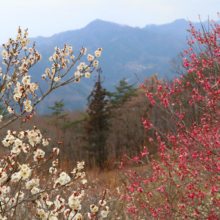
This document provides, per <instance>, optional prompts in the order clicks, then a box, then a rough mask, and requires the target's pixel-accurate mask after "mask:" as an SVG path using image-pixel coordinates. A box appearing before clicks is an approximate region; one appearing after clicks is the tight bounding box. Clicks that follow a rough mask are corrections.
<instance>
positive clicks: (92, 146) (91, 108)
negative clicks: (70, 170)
mask: <svg viewBox="0 0 220 220" xmlns="http://www.w3.org/2000/svg"><path fill="white" fill-rule="evenodd" d="M97 72H98V77H97V81H96V82H95V85H94V88H93V91H92V92H91V94H90V95H89V97H88V99H87V100H88V110H87V114H88V118H87V119H86V120H85V123H84V131H85V136H84V140H85V142H86V146H85V148H86V149H87V150H88V151H89V152H90V155H91V156H93V157H95V161H96V164H97V165H98V166H99V167H101V168H104V166H105V164H104V163H105V161H106V160H107V158H108V151H107V149H106V140H107V138H108V133H109V118H110V110H109V108H108V100H107V99H106V89H104V88H102V83H103V81H102V80H101V76H100V75H101V72H102V71H101V69H100V68H99V69H98V70H97Z"/></svg>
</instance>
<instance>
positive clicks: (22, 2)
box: [0, 0, 220, 44]
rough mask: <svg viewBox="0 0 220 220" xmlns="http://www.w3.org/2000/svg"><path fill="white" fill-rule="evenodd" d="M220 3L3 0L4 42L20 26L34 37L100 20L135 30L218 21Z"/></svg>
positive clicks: (1, 39) (191, 0) (0, 14)
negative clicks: (176, 22)
mask: <svg viewBox="0 0 220 220" xmlns="http://www.w3.org/2000/svg"><path fill="white" fill-rule="evenodd" d="M218 9H219V10H220V0H0V28H1V29H0V30H1V34H0V43H1V44H2V43H4V42H6V41H7V39H8V38H9V37H12V38H14V37H15V35H16V31H17V28H18V26H19V25H20V26H21V28H22V29H25V28H28V29H29V34H30V36H31V37H36V36H51V35H53V34H55V33H60V32H62V31H67V30H74V29H79V28H82V27H85V26H86V25H87V24H88V23H90V22H91V21H93V20H95V19H97V18H99V19H102V20H105V21H112V22H116V23H120V24H127V25H129V26H133V27H137V26H138V27H144V26H145V25H146V24H165V23H169V22H172V21H174V20H176V19H178V18H185V19H189V20H190V21H199V19H198V15H199V14H200V15H201V20H202V21H204V20H207V18H208V16H209V17H210V19H214V20H218V16H217V12H218Z"/></svg>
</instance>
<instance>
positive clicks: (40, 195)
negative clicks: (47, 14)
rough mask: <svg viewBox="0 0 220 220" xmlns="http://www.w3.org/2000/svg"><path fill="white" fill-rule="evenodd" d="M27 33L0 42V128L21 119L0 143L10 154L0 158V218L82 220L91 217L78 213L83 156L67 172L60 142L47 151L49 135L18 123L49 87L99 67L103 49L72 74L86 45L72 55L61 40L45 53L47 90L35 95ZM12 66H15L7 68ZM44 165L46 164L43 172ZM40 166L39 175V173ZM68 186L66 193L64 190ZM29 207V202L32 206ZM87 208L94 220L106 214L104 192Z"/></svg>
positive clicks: (83, 183) (37, 57) (35, 56)
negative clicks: (0, 105)
mask: <svg viewBox="0 0 220 220" xmlns="http://www.w3.org/2000/svg"><path fill="white" fill-rule="evenodd" d="M27 36H28V31H27V30H25V31H24V33H22V30H21V29H20V27H19V29H18V33H17V35H16V39H12V38H9V40H8V42H7V43H6V44H3V45H2V46H3V48H4V49H3V51H2V56H3V65H5V66H6V68H3V69H2V68H0V84H1V91H0V92H1V94H0V101H2V100H4V105H5V109H4V110H3V112H2V113H1V114H2V115H0V121H2V119H3V121H2V123H4V124H3V125H1V126H0V129H2V128H4V127H6V126H7V125H9V124H10V123H12V122H14V121H15V120H19V122H20V131H19V132H17V131H12V130H8V131H7V134H6V136H5V138H4V139H3V140H2V147H4V150H5V151H7V152H8V153H7V155H5V156H3V157H2V158H1V160H0V184H1V187H0V219H17V217H15V216H20V215H21V213H23V215H25V213H28V217H30V218H31V219H32V218H36V219H43V220H48V219H49V220H58V219H61V218H62V219H68V220H70V219H71V220H72V219H74V220H80V219H83V218H84V217H85V216H90V213H89V214H88V212H87V213H81V210H82V205H83V204H82V203H83V198H84V196H85V194H86V184H87V180H86V179H85V176H86V174H85V172H82V170H83V168H84V165H85V163H84V161H82V162H78V163H77V166H76V167H75V168H73V169H72V172H70V173H67V172H65V171H63V170H62V169H61V168H60V167H59V163H58V158H57V157H58V155H59V153H60V149H59V143H60V142H58V146H57V147H53V149H52V150H49V148H50V146H49V143H50V138H45V137H43V135H42V134H41V131H40V130H39V129H37V127H36V126H35V127H34V128H33V129H32V130H23V129H22V128H23V124H24V123H26V122H27V121H28V120H31V117H32V116H33V115H34V114H35V112H34V111H35V106H36V105H37V104H38V103H39V102H40V101H42V100H43V99H44V98H45V97H46V96H47V95H48V94H49V93H50V92H51V91H53V90H54V89H56V88H58V87H60V86H64V85H67V84H69V83H71V82H79V80H80V78H81V77H83V76H85V78H89V77H90V75H91V73H92V72H93V70H94V69H95V68H97V67H98V61H97V60H96V58H98V57H100V56H101V51H102V48H99V49H98V50H97V51H95V54H94V55H95V56H92V55H88V61H89V64H88V65H86V64H85V63H84V62H80V63H79V64H78V66H77V71H76V72H75V74H68V73H69V72H70V70H71V69H72V67H73V66H74V65H75V64H76V62H78V61H79V59H80V58H81V57H82V56H83V55H86V52H87V49H86V48H84V47H82V49H81V50H80V51H79V55H78V56H77V57H75V56H74V55H73V49H72V47H71V46H70V45H69V46H67V45H64V48H63V49H59V48H58V47H55V52H54V54H53V55H52V56H51V57H50V58H49V60H50V61H51V62H52V67H51V69H50V68H47V69H46V71H45V74H43V75H42V78H43V79H45V80H46V81H47V82H48V85H49V89H48V90H47V91H46V92H44V93H43V92H42V90H41V95H42V96H41V97H40V98H38V96H37V95H36V92H37V90H38V89H39V85H38V84H37V83H34V82H31V75H30V74H28V72H29V69H30V68H31V67H32V66H34V65H35V64H36V63H37V62H39V61H40V60H41V59H42V56H41V55H40V54H39V52H38V51H37V50H36V49H35V43H33V46H32V47H29V46H28V45H29V43H30V39H28V38H27ZM10 69H13V71H9V70H10ZM3 72H4V73H3ZM68 76H69V78H68ZM64 77H65V80H64V79H63V78H64ZM67 78H68V79H67ZM61 79H63V80H61ZM5 111H7V112H8V113H10V114H11V115H12V118H9V119H8V121H6V120H7V118H5V119H4V118H3V113H4V112H5ZM26 113H27V114H26ZM25 114H26V115H25ZM24 116H25V117H24ZM47 149H48V150H47ZM48 166H49V169H48V170H47V169H46V171H45V168H47V167H48ZM42 170H44V171H43V172H44V176H43V178H42V176H40V173H41V172H40V171H42ZM45 172H46V173H45ZM74 187H75V188H74ZM66 191H68V192H69V193H70V194H66V193H63V192H66ZM30 205H31V206H30ZM28 207H31V211H30V210H29V208H28ZM95 207H97V208H95ZM88 209H89V207H88ZM90 211H91V212H92V213H93V214H92V218H93V219H100V218H101V219H104V218H106V217H107V215H108V213H109V208H108V206H106V201H105V196H103V199H102V200H100V203H99V205H98V206H96V205H91V206H90ZM25 217H26V216H25ZM22 219H24V218H22Z"/></svg>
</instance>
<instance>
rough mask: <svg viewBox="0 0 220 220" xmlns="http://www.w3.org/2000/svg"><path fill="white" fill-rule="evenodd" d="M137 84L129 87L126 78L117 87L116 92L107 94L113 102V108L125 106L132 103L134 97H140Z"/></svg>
mask: <svg viewBox="0 0 220 220" xmlns="http://www.w3.org/2000/svg"><path fill="white" fill-rule="evenodd" d="M135 84H136V83H134V84H131V85H129V84H128V83H127V80H126V78H125V77H124V78H123V79H122V80H121V81H120V82H119V86H115V89H116V92H107V95H108V97H109V98H110V100H111V104H113V107H116V108H117V107H120V106H123V105H124V103H126V102H127V101H130V100H131V98H132V97H134V96H137V95H138V91H137V88H135Z"/></svg>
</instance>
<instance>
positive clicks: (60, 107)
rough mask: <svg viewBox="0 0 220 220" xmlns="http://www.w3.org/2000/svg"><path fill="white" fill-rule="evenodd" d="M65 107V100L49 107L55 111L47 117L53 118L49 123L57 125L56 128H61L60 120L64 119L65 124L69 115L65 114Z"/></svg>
mask: <svg viewBox="0 0 220 220" xmlns="http://www.w3.org/2000/svg"><path fill="white" fill-rule="evenodd" d="M64 107H65V103H64V102H63V99H61V100H60V101H55V103H54V106H48V107H47V108H49V109H51V110H53V112H52V113H51V114H50V115H47V117H50V118H51V120H50V121H49V122H50V123H51V124H53V125H55V126H56V127H58V126H59V122H60V119H63V121H64V122H65V120H66V117H67V114H63V111H64Z"/></svg>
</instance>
